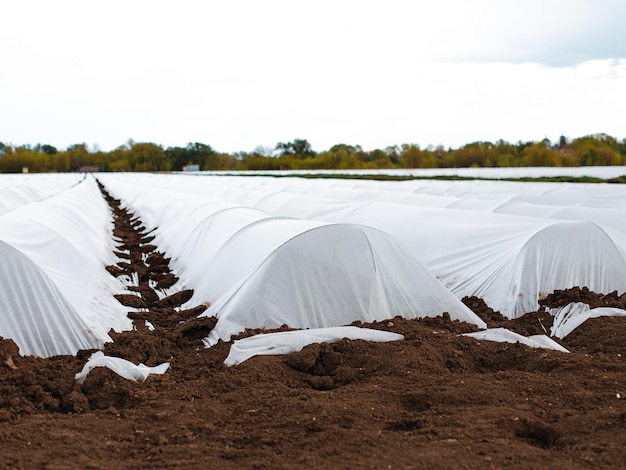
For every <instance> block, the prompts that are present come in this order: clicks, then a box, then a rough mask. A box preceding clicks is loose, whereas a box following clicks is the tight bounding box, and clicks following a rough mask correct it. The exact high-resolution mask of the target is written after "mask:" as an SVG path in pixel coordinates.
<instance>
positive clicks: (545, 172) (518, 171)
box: [194, 166, 626, 179]
mask: <svg viewBox="0 0 626 470" xmlns="http://www.w3.org/2000/svg"><path fill="white" fill-rule="evenodd" d="M194 174H196V175H203V174H204V175H223V174H233V175H238V176H239V175H255V176H258V175H263V174H265V175H280V176H287V175H291V176H298V175H310V174H319V175H337V174H340V175H389V176H416V177H422V178H431V177H433V176H461V177H463V178H492V179H500V178H540V177H557V176H573V177H582V176H591V177H595V178H603V179H608V178H616V177H618V176H624V175H626V169H625V168H624V167H623V166H583V167H545V166H542V167H524V168H519V167H516V168H405V169H379V170H273V171H266V172H263V171H237V172H224V171H218V172H211V171H205V172H194Z"/></svg>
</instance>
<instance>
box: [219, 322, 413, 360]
mask: <svg viewBox="0 0 626 470" xmlns="http://www.w3.org/2000/svg"><path fill="white" fill-rule="evenodd" d="M343 338H348V339H351V340H357V339H360V340H365V341H374V342H377V343H387V342H390V341H399V340H402V339H404V336H402V335H399V334H397V333H390V332H388V331H380V330H373V329H370V328H359V327H356V326H343V327H335V328H314V329H309V330H297V331H281V332H278V333H267V334H259V335H255V336H250V337H248V338H243V339H238V340H235V341H233V344H232V345H231V347H230V352H229V353H228V357H227V358H226V360H225V361H224V364H226V365H227V366H234V365H237V364H241V363H242V362H244V361H247V360H248V359H250V358H251V357H253V356H260V355H266V356H268V355H280V354H291V353H293V352H297V351H300V350H302V348H304V347H305V346H308V345H309V344H314V343H332V342H335V341H340V340H342V339H343Z"/></svg>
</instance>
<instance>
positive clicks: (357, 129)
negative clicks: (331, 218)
mask: <svg viewBox="0 0 626 470" xmlns="http://www.w3.org/2000/svg"><path fill="white" fill-rule="evenodd" d="M0 16H2V17H3V18H5V19H6V21H4V22H3V28H2V29H1V30H0V50H2V57H3V60H2V61H1V62H0V102H2V103H3V108H4V111H2V112H0V129H1V132H2V134H1V135H0V141H4V142H14V143H16V144H20V143H36V142H47V143H51V144H53V145H57V146H59V147H65V146H67V145H69V144H72V143H75V142H82V141H86V142H87V143H90V144H91V143H96V142H97V143H99V144H100V146H101V147H102V148H103V149H105V150H107V149H111V148H114V147H116V146H118V145H120V144H122V143H123V142H125V141H126V140H127V139H128V138H133V139H134V140H136V141H140V140H146V141H152V142H157V143H161V144H163V145H165V146H168V145H184V144H186V143H187V142H189V141H199V142H206V143H209V144H211V145H213V146H214V147H215V148H217V149H220V150H224V151H235V150H239V149H246V150H251V149H253V148H254V147H256V146H257V145H259V144H260V145H266V146H273V145H274V144H275V143H276V142H278V141H285V140H291V139H293V138H296V137H300V138H307V139H309V140H310V141H311V142H312V143H313V145H314V147H315V148H316V149H318V150H321V149H324V148H328V147H329V146H331V145H333V144H335V143H338V142H346V143H353V144H357V143H358V144H361V145H363V146H364V147H366V148H373V147H383V146H386V145H390V144H400V143H403V142H409V141H412V142H416V143H420V144H422V145H428V144H433V145H436V144H439V143H441V144H444V145H450V146H457V145H461V144H463V143H466V142H469V141H472V140H495V139H497V138H505V139H507V140H517V139H522V140H526V139H540V138H543V137H544V135H546V134H547V135H548V136H549V137H550V138H558V135H560V134H561V133H563V134H565V135H569V136H577V135H583V134H586V133H591V132H607V133H609V134H611V133H612V134H614V135H616V136H618V137H624V135H622V134H623V130H622V129H621V128H620V127H619V125H618V123H619V122H620V120H621V116H620V109H623V108H624V105H626V103H625V102H624V100H625V98H624V96H626V74H625V65H624V64H625V61H624V60H614V61H610V60H605V59H609V58H616V59H619V58H622V59H624V58H626V52H625V51H624V48H625V47H626V32H625V31H626V28H621V27H620V25H619V24H618V22H619V21H620V20H621V18H624V17H626V4H624V2H621V1H613V0H596V1H592V0H570V1H564V0H545V1H539V0H526V1H520V0H510V1H507V2H501V1H497V0H474V1H472V2H466V1H454V0H443V1H439V2H432V4H426V3H425V2H419V3H418V2H413V1H400V0H388V1H386V2H381V1H367V0H365V1H356V0H343V1H329V0H318V1H316V2H293V1H287V0H268V1H263V2H258V1H252V0H233V1H229V2H218V1H192V0H181V1H179V2H176V3H175V4H174V3H172V2H165V1H160V0H158V1H145V0H134V1H132V2H122V1H120V0H110V1H108V2H102V1H100V2H97V1H94V2H84V1H78V0H59V1H57V2H48V1H36V0H23V1H20V2H10V3H9V2H5V3H3V4H2V5H0ZM555 66H558V67H555Z"/></svg>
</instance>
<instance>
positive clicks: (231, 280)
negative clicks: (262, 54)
mask: <svg viewBox="0 0 626 470" xmlns="http://www.w3.org/2000/svg"><path fill="white" fill-rule="evenodd" d="M101 179H102V181H103V183H104V184H105V185H106V186H107V188H108V189H109V190H110V192H111V193H112V194H113V195H114V196H115V197H117V198H120V199H121V200H122V201H123V204H124V205H126V206H127V207H129V208H130V209H131V210H133V211H134V212H135V213H136V214H137V215H138V216H139V217H141V218H142V220H144V222H146V226H147V228H149V229H155V232H154V233H155V234H156V236H157V240H159V243H162V244H163V246H167V247H168V256H169V255H171V256H172V257H173V261H174V258H176V261H175V263H176V265H177V266H179V267H180V276H181V279H184V280H185V286H186V287H188V288H193V289H194V291H195V293H194V296H193V298H192V299H191V301H190V302H191V303H194V304H197V303H210V304H211V306H210V308H209V309H208V310H207V312H205V314H204V315H214V316H216V317H217V318H218V323H217V326H216V327H215V329H214V330H213V333H212V334H211V337H210V338H209V340H208V343H209V344H212V343H214V342H215V341H217V340H218V339H223V340H227V339H229V338H230V337H231V336H232V335H233V334H236V333H239V332H242V331H243V330H244V329H246V328H276V327H280V326H282V325H283V324H286V325H289V326H291V327H294V328H322V327H333V326H341V325H346V324H350V323H352V322H354V321H363V322H369V321H374V320H384V319H388V318H391V317H394V316H396V315H401V316H405V317H407V318H417V317H424V316H437V315H441V314H442V313H444V312H448V313H449V314H450V316H451V318H453V319H458V320H463V321H466V322H469V323H473V324H476V325H478V326H480V327H485V324H484V322H483V321H482V320H480V319H479V318H478V317H477V316H476V315H475V314H474V313H473V312H471V310H469V309H468V308H467V307H466V306H465V305H463V303H462V302H460V301H459V300H458V299H457V298H456V297H455V296H454V295H452V294H451V293H450V292H449V291H448V290H447V289H445V288H444V287H443V286H442V285H441V283H440V282H439V281H437V280H436V279H435V278H434V276H433V275H432V274H431V273H429V272H428V271H427V270H426V269H425V268H424V267H423V266H422V265H421V264H420V263H419V262H418V261H417V260H416V259H415V258H414V257H413V256H412V255H411V254H410V253H409V252H408V251H407V250H406V249H404V248H403V247H402V246H401V245H400V244H399V243H398V242H397V241H396V240H394V239H393V238H392V237H390V236H389V235H387V234H384V233H382V232H380V231H378V230H375V229H372V228H370V227H363V226H360V225H354V224H343V223H342V224H331V223H328V222H320V221H312V220H299V219H292V218H285V217H272V216H270V215H269V214H267V213H264V212H262V211H260V210H258V209H251V208H246V207H239V208H236V207H227V208H223V209H221V210H216V211H215V212H214V213H213V214H209V213H206V214H204V215H205V217H204V218H203V219H202V218H200V217H195V224H196V225H195V226H192V225H186V224H184V223H183V220H189V219H188V214H194V213H195V210H193V209H191V208H190V207H187V209H185V210H184V211H169V210H164V211H159V210H158V208H159V207H160V206H162V205H163V201H162V199H161V200H160V199H159V198H158V197H156V196H157V193H159V190H158V189H155V188H157V187H158V184H155V181H156V182H158V180H159V178H152V177H150V176H148V175H133V176H131V175H128V176H127V177H120V176H118V175H105V176H104V177H103V178H101ZM122 180H123V181H122ZM151 186H152V187H151ZM138 188H141V189H138ZM161 194H162V193H161ZM231 195H232V194H231ZM215 196H216V193H212V195H211V196H210V197H215ZM252 199H259V198H252ZM261 199H263V198H262V197H261ZM184 200H185V201H186V204H188V205H189V206H191V205H194V204H195V205H196V207H200V206H202V202H201V201H200V199H193V198H184ZM194 201H195V202H194ZM166 204H167V203H166ZM157 212H158V214H159V216H158V217H157V216H156V215H155V214H157ZM145 214H148V216H147V217H145V218H144V215H145ZM181 214H182V215H181ZM185 214H186V215H185ZM161 225H162V226H163V227H168V228H167V229H166V230H161V229H160V228H159V227H160V226H161ZM173 226H177V227H179V230H176V231H174V230H172V227H173Z"/></svg>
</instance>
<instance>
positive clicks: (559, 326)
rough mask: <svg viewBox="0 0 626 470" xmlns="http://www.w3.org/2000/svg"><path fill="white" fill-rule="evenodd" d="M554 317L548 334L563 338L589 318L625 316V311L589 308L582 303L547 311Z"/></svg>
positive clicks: (611, 308)
mask: <svg viewBox="0 0 626 470" xmlns="http://www.w3.org/2000/svg"><path fill="white" fill-rule="evenodd" d="M547 310H548V312H550V315H552V316H553V317H554V320H553V322H552V328H551V329H550V334H551V335H552V336H556V337H557V338H565V337H566V336H567V335H569V334H570V333H571V332H572V331H574V330H575V329H576V328H578V327H579V326H580V325H582V324H583V323H584V322H586V321H587V320H589V319H590V318H599V317H616V316H626V310H623V309H621V308H614V307H597V308H589V305H587V304H585V303H582V302H572V303H570V304H567V305H565V306H563V307H558V308H549V309H547Z"/></svg>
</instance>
